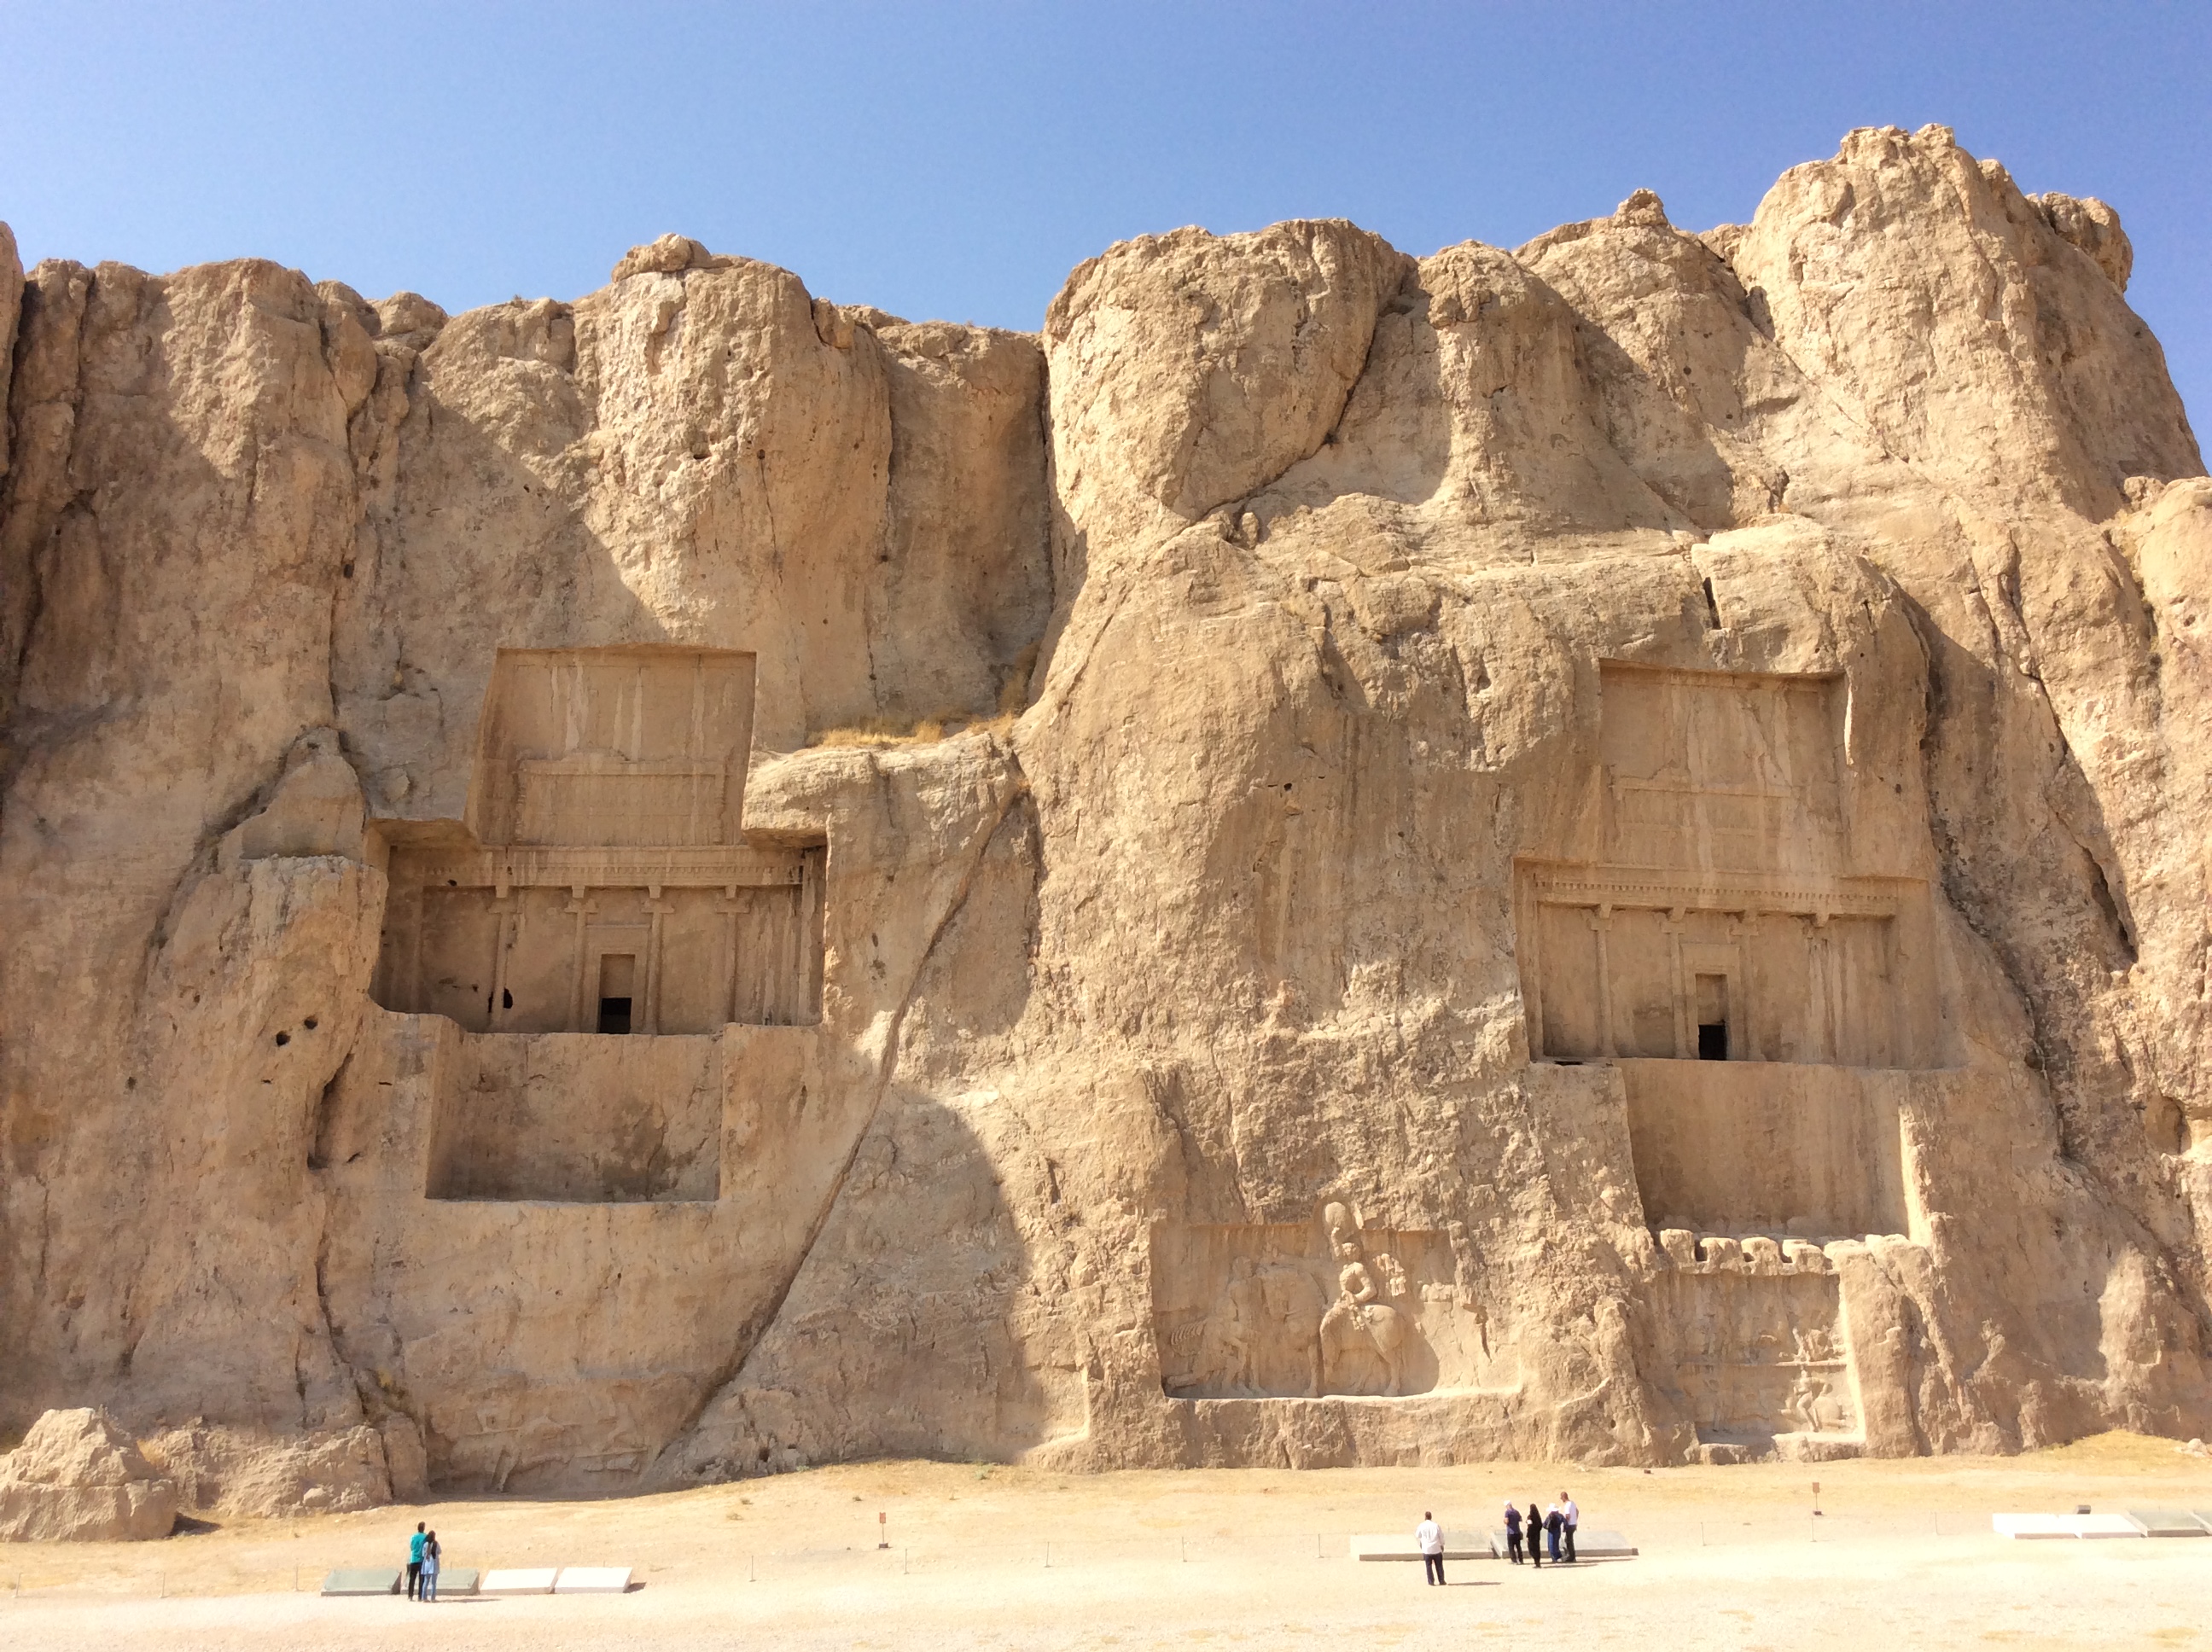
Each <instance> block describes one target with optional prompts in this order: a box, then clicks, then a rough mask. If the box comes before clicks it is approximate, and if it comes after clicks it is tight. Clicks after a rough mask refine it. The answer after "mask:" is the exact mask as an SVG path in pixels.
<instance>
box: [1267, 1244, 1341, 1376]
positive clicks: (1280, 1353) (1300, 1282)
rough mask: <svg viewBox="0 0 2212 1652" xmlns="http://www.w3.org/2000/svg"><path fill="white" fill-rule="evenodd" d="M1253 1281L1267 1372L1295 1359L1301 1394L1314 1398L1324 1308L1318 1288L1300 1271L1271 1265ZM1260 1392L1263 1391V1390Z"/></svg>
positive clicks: (1319, 1369)
mask: <svg viewBox="0 0 2212 1652" xmlns="http://www.w3.org/2000/svg"><path fill="white" fill-rule="evenodd" d="M1253 1278H1254V1281H1255V1284H1256V1285H1257V1286H1258V1289H1259V1296H1260V1310H1259V1311H1260V1324H1261V1327H1262V1329H1261V1333H1259V1341H1260V1344H1261V1350H1262V1351H1264V1352H1265V1353H1267V1355H1270V1356H1273V1357H1270V1358H1269V1359H1268V1361H1267V1364H1268V1365H1269V1367H1270V1368H1272V1367H1273V1366H1274V1365H1275V1364H1278V1363H1282V1364H1288V1363H1289V1361H1290V1359H1291V1358H1295V1359H1296V1360H1297V1363H1298V1364H1300V1365H1301V1366H1303V1367H1304V1369H1303V1370H1301V1371H1300V1372H1299V1376H1301V1377H1302V1378H1303V1379H1304V1383H1305V1392H1306V1393H1307V1394H1316V1395H1318V1394H1321V1393H1322V1360H1321V1327H1322V1320H1323V1319H1324V1318H1325V1317H1327V1311H1328V1303H1326V1302H1325V1301H1324V1300H1323V1299H1322V1289H1321V1286H1320V1285H1316V1283H1315V1282H1314V1278H1313V1276H1312V1275H1311V1274H1310V1273H1308V1272H1306V1271H1305V1269H1304V1267H1301V1266H1296V1265H1294V1264H1291V1263H1287V1262H1271V1263H1269V1264H1268V1265H1267V1266H1265V1267H1262V1268H1260V1269H1257V1270H1256V1271H1255V1273H1254V1275H1253ZM1263 1391H1264V1390H1263Z"/></svg>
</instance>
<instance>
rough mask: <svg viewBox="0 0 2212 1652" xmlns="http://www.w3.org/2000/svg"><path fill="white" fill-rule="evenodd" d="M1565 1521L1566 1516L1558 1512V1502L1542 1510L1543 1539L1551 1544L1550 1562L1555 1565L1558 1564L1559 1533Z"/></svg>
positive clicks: (1564, 1525) (1563, 1527)
mask: <svg viewBox="0 0 2212 1652" xmlns="http://www.w3.org/2000/svg"><path fill="white" fill-rule="evenodd" d="M1566 1523H1567V1517H1566V1516H1565V1515H1563V1514H1561V1513H1560V1512H1559V1504H1558V1503H1553V1505H1552V1506H1551V1507H1550V1508H1548V1509H1546V1510H1544V1540H1545V1541H1546V1542H1547V1544H1548V1545H1550V1546H1551V1551H1552V1564H1553V1565H1555V1566H1556V1565H1558V1564H1559V1534H1560V1532H1561V1531H1563V1530H1564V1529H1565V1527H1566Z"/></svg>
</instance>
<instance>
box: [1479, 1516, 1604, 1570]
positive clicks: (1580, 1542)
mask: <svg viewBox="0 0 2212 1652" xmlns="http://www.w3.org/2000/svg"><path fill="white" fill-rule="evenodd" d="M1505 1550H1506V1542H1505V1528H1504V1527H1502V1526H1501V1527H1498V1529H1497V1530H1496V1531H1494V1532H1492V1533H1491V1534H1490V1552H1491V1553H1492V1556H1494V1557H1495V1558H1498V1559H1500V1560H1503V1559H1504V1558H1505ZM1544 1552H1545V1554H1546V1555H1547V1556H1548V1555H1549V1554H1550V1553H1551V1551H1550V1550H1549V1549H1547V1550H1545V1551H1544ZM1635 1552H1636V1546H1635V1545H1634V1544H1633V1543H1631V1542H1630V1541H1629V1540H1627V1539H1626V1538H1625V1537H1623V1536H1622V1535H1621V1534H1620V1533H1619V1532H1601V1531H1599V1530H1597V1529H1596V1528H1595V1527H1589V1526H1583V1527H1577V1529H1576V1531H1575V1558H1576V1559H1577V1560H1626V1559H1628V1558H1630V1557H1632V1555H1634V1554H1635ZM1544 1564H1546V1565H1547V1566H1548V1565H1550V1564H1552V1562H1551V1561H1550V1560H1549V1559H1548V1558H1547V1560H1546V1561H1545V1562H1544ZM1559 1564H1561V1565H1565V1564H1566V1561H1565V1559H1564V1558H1562V1559H1561V1560H1560V1562H1559Z"/></svg>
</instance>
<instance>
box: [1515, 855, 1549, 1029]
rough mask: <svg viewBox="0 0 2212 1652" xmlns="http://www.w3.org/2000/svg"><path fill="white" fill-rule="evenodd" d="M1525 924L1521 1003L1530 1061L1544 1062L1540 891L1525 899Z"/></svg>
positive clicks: (1522, 947) (1523, 914)
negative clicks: (1524, 1014) (1525, 1014)
mask: <svg viewBox="0 0 2212 1652" xmlns="http://www.w3.org/2000/svg"><path fill="white" fill-rule="evenodd" d="M1518 915H1520V916H1521V917H1522V918H1523V919H1525V920H1526V921H1524V922H1523V923H1522V925H1521V926H1520V936H1519V941H1520V950H1521V999H1522V1008H1523V1009H1524V1010H1525V1011H1527V1012H1528V1059H1529V1060H1531V1061H1541V1060H1543V1059H1544V949H1543V945H1542V942H1541V934H1542V932H1543V928H1544V902H1543V896H1542V893H1541V890H1533V889H1532V890H1528V892H1527V893H1526V894H1525V895H1524V896H1523V897H1522V902H1521V911H1520V914H1518Z"/></svg>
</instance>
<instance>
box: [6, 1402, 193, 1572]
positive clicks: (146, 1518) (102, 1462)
mask: <svg viewBox="0 0 2212 1652" xmlns="http://www.w3.org/2000/svg"><path fill="white" fill-rule="evenodd" d="M177 1508H178V1498H177V1487H176V1484H175V1482H174V1481H173V1480H170V1479H167V1478H165V1477H163V1476H162V1475H161V1474H160V1473H157V1472H156V1471H155V1467H154V1466H153V1465H152V1464H151V1463H149V1462H148V1461H146V1459H145V1458H144V1456H143V1455H141V1454H140V1452H139V1450H138V1448H137V1445H136V1444H135V1443H134V1442H132V1440H131V1436H129V1435H128V1434H125V1432H124V1431H123V1430H121V1429H119V1428H118V1427H117V1426H116V1424H115V1419H114V1418H112V1417H110V1416H108V1414H107V1413H106V1412H104V1411H94V1410H86V1409H80V1410H76V1411H50V1412H46V1415H45V1416H43V1417H41V1418H39V1420H38V1421H37V1422H35V1423H33V1424H31V1430H30V1432H29V1433H28V1434H27V1435H25V1436H23V1442H22V1444H21V1445H19V1446H17V1447H16V1448H15V1450H13V1451H11V1452H9V1454H8V1455H7V1456H5V1457H0V1541H9V1542H53V1541H61V1542H74V1543H117V1542H128V1541H133V1540H140V1539H144V1538H153V1537H167V1536H168V1534H169V1531H170V1528H171V1527H173V1526H174V1525H175V1524H176V1521H177Z"/></svg>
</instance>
